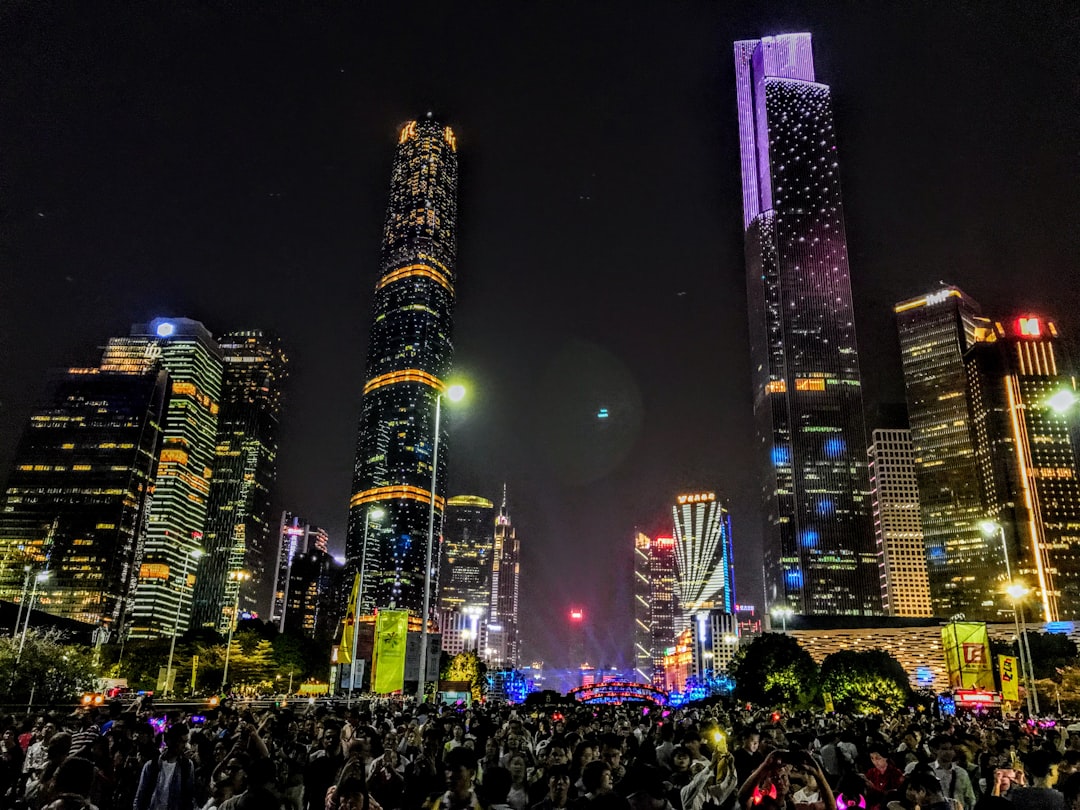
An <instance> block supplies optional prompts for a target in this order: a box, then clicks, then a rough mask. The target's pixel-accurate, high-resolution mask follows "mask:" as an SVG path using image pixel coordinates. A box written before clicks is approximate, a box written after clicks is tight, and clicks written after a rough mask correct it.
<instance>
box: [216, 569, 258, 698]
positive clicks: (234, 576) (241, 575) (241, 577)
mask: <svg viewBox="0 0 1080 810" xmlns="http://www.w3.org/2000/svg"><path fill="white" fill-rule="evenodd" d="M229 579H231V580H232V581H233V582H235V583H236V601H235V602H234V603H233V614H232V621H231V622H229V640H228V641H227V642H226V643H225V669H224V670H223V671H222V673H221V691H222V692H224V691H225V684H227V683H228V682H229V655H230V654H231V653H232V637H233V632H234V631H235V630H236V625H237V623H238V621H239V619H240V585H241V584H242V583H243V582H244V581H246V580H249V579H251V574H249V573H248V572H247V571H230V572H229Z"/></svg>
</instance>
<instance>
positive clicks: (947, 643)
mask: <svg viewBox="0 0 1080 810" xmlns="http://www.w3.org/2000/svg"><path fill="white" fill-rule="evenodd" d="M941 646H942V649H943V650H944V652H945V667H946V669H948V671H949V685H950V686H952V687H953V688H957V689H986V690H987V691H990V692H992V691H994V672H993V669H992V668H991V666H990V660H991V659H990V639H989V638H988V637H987V635H986V625H985V624H983V623H982V622H949V623H948V624H947V625H945V626H944V627H942V628H941Z"/></svg>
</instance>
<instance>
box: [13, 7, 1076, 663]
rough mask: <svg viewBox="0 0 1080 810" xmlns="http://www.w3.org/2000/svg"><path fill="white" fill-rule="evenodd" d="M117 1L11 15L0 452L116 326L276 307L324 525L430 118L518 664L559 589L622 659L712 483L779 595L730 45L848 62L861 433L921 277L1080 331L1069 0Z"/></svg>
mask: <svg viewBox="0 0 1080 810" xmlns="http://www.w3.org/2000/svg"><path fill="white" fill-rule="evenodd" d="M315 5H317V6H318V8H312V7H311V6H315ZM360 6H363V9H361V8H358V7H360ZM108 7H109V11H108V13H107V14H106V15H104V16H100V17H97V18H91V17H88V16H85V15H86V14H87V11H88V9H93V10H95V11H101V10H102V9H104V8H105V5H99V4H59V3H57V4H52V3H39V2H18V1H17V0H11V1H10V2H7V3H4V4H3V6H2V7H0V31H2V32H3V34H2V38H3V39H2V42H0V104H2V106H0V268H2V270H0V301H2V303H3V311H2V315H3V317H2V318H0V470H2V473H0V474H2V475H4V476H5V477H6V473H7V470H8V468H9V466H10V463H11V456H12V453H13V451H14V446H15V443H16V442H17V440H18V436H19V434H20V432H21V430H22V427H23V425H24V423H25V421H26V419H27V416H28V414H29V410H30V407H31V405H32V404H33V402H34V401H35V400H36V398H37V397H38V396H39V394H40V392H41V390H42V386H43V382H44V374H45V371H46V369H48V368H50V367H56V366H69V365H77V364H80V363H89V362H94V361H95V360H96V359H97V355H98V349H97V347H98V346H100V345H102V344H103V343H104V342H105V341H106V340H107V339H108V338H109V337H110V336H114V335H123V334H126V333H127V331H128V329H129V327H130V325H131V324H132V323H133V322H136V321H142V320H146V319H148V318H151V317H155V316H157V315H172V316H187V317H192V318H196V319H199V320H202V321H203V322H204V323H205V324H206V325H207V326H208V327H209V328H210V329H211V331H213V332H215V333H222V332H225V331H227V330H230V329H238V328H266V329H271V330H274V331H277V332H278V333H279V334H280V335H281V336H282V337H283V339H284V341H285V344H286V347H287V349H288V351H289V354H290V356H291V360H292V378H291V381H290V386H289V389H288V399H287V406H286V407H287V410H286V412H285V414H284V420H283V428H282V442H281V453H280V457H279V471H280V472H279V480H278V493H277V499H276V503H277V506H278V508H289V509H291V510H293V511H296V512H299V513H301V514H303V515H305V516H307V518H308V519H309V520H310V521H312V522H313V523H316V524H319V525H322V526H325V527H326V528H327V529H328V530H329V531H330V533H331V537H332V538H333V541H334V544H335V545H336V546H337V547H339V548H340V547H341V545H342V544H343V542H344V529H345V523H346V517H347V512H348V496H349V494H350V482H351V469H352V461H353V450H354V442H355V431H356V418H357V414H358V410H359V401H360V390H361V387H362V385H363V368H364V358H365V353H366V343H367V330H368V319H369V316H370V306H371V298H372V289H373V285H374V283H375V281H376V277H377V270H378V268H377V262H378V256H379V241H380V236H381V229H382V223H383V215H384V211H385V206H386V202H387V191H388V184H389V177H390V164H391V160H392V158H393V149H394V144H395V137H396V133H397V130H398V127H399V126H400V124H401V123H402V122H404V121H406V120H408V119H409V118H413V117H417V116H419V115H422V114H423V113H425V112H426V111H427V110H433V111H434V112H435V113H436V115H438V116H440V117H441V118H442V119H443V120H445V121H446V122H447V123H449V124H450V125H452V126H453V127H454V129H455V131H456V133H457V138H458V145H459V154H460V160H461V181H460V182H461V189H460V191H461V196H460V220H459V231H458V233H459V261H458V288H457V289H458V307H457V312H456V326H455V330H456V334H455V344H456V366H457V369H458V371H459V372H460V375H461V376H463V377H466V378H467V379H468V380H469V382H470V397H469V400H468V401H467V404H466V405H465V407H464V408H462V409H461V411H460V412H458V413H456V414H455V415H454V416H453V421H452V428H451V430H452V437H451V442H452V444H451V448H450V490H451V493H450V494H462V493H467V494H480V495H485V496H487V497H490V498H492V499H493V500H496V501H497V500H498V498H499V493H500V491H501V486H502V484H503V482H504V481H505V482H506V483H507V485H508V487H509V492H510V501H511V512H512V516H513V519H514V523H515V524H516V526H517V528H518V536H519V538H520V539H521V544H522V556H523V562H522V580H521V591H522V600H523V613H524V620H523V628H522V632H523V638H524V645H525V654H526V658H527V659H528V660H531V659H532V658H534V657H544V658H547V659H548V660H549V661H551V662H552V663H555V664H564V663H566V662H565V660H564V659H565V656H566V653H565V647H566V644H565V642H564V640H563V638H562V637H561V632H562V631H563V630H564V628H565V627H566V615H567V611H568V608H569V607H570V605H571V604H576V605H581V606H583V607H584V608H585V610H586V616H587V618H588V624H589V627H588V631H589V634H590V635H591V637H592V642H591V644H590V657H591V658H592V659H593V661H594V663H603V664H616V663H628V662H629V660H630V657H629V656H630V644H631V635H630V633H631V617H630V609H631V608H630V593H629V590H630V565H631V551H630V549H631V544H632V538H633V532H634V529H635V527H639V528H640V529H642V530H645V531H647V532H652V531H664V530H667V531H670V501H671V499H672V497H673V496H674V494H676V492H678V491H684V490H717V491H720V492H723V493H725V494H726V496H727V497H728V498H729V499H730V501H731V505H732V512H733V521H734V532H735V555H736V566H737V569H738V576H739V580H738V584H739V588H740V594H739V601H741V602H747V601H749V602H758V603H760V601H761V588H760V565H761V562H760V560H761V554H760V536H761V530H760V518H759V515H758V509H757V499H756V494H755V486H754V483H753V480H752V478H751V476H750V469H751V448H752V438H751V434H752V425H751V399H750V391H749V379H750V370H749V360H748V352H749V349H748V344H747V322H746V319H747V316H746V292H745V281H744V268H743V257H742V232H741V226H742V214H741V193H740V181H739V158H738V143H737V121H736V108H735V93H734V71H733V59H732V42H733V40H735V39H741V38H752V37H757V36H762V35H768V34H776V33H785V32H795V31H810V32H811V33H812V34H813V35H814V45H815V48H814V50H815V61H816V67H817V75H818V80H819V81H822V82H825V83H827V84H830V85H831V86H832V88H833V95H834V103H835V106H836V114H837V128H838V135H839V148H840V167H841V172H842V180H843V187H844V194H845V207H846V217H847V230H848V237H849V245H850V254H851V272H852V282H853V287H854V295H855V306H856V317H857V325H858V331H859V338H860V352H861V359H862V367H863V375H864V381H865V389H866V392H867V410H868V425H869V427H871V428H872V427H873V426H874V413H875V409H876V408H877V406H878V405H879V404H881V403H888V402H895V401H899V400H902V398H903V386H902V380H901V377H900V372H899V357H898V347H897V341H896V336H895V328H894V324H893V321H892V312H891V305H892V303H894V302H895V301H897V300H899V299H901V298H905V297H909V296H912V295H916V294H918V293H920V292H922V291H924V290H925V289H927V288H928V286H929V285H932V284H934V283H935V282H936V281H937V280H939V279H944V280H946V281H949V282H952V283H956V284H959V285H960V286H961V287H963V288H964V289H965V290H966V291H967V292H968V293H970V294H971V295H972V296H974V297H975V298H976V299H977V300H979V301H981V302H982V303H983V304H984V306H985V307H987V308H988V309H990V310H991V311H1000V312H1002V314H1010V313H1012V312H1014V311H1016V310H1017V309H1020V308H1030V309H1032V310H1034V311H1037V312H1039V313H1043V314H1048V315H1051V316H1056V317H1057V319H1058V323H1059V327H1060V329H1061V330H1062V331H1063V332H1065V333H1066V335H1067V337H1069V338H1070V339H1071V341H1070V342H1072V343H1073V344H1074V345H1075V343H1076V341H1075V337H1076V335H1077V334H1080V316H1078V315H1077V313H1078V312H1080V282H1078V281H1077V280H1076V269H1077V266H1078V260H1077V258H1076V257H1077V255H1078V254H1080V227H1078V225H1077V214H1078V212H1080V191H1078V189H1080V70H1078V68H1077V61H1076V48H1077V45H1078V43H1080V22H1078V16H1077V14H1076V12H1075V7H1074V6H1072V5H1071V4H1069V3H1065V2H1062V3H1034V4H1021V3H1016V4H1000V5H998V4H989V3H983V2H965V3H959V2H957V3H929V2H924V3H915V2H910V3H893V4H885V3H816V4H813V5H807V6H803V7H799V6H788V5H784V4H775V3H768V4H754V3H727V2H660V1H659V0H658V1H657V2H654V3H652V4H649V5H645V4H640V3H625V2H624V3H592V2H572V3H561V2H544V3H528V4H527V3H492V4H479V3H469V2H440V3H432V4H426V3H419V2H410V3H349V4H340V5H337V4H335V5H334V6H324V5H322V4H307V3H305V4H300V3H296V4H284V3H256V2H249V3H227V4H210V3H207V4H193V3H184V2H180V3H169V4H140V5H139V6H138V7H137V8H129V7H127V6H126V5H124V4H108ZM222 7H223V8H222ZM604 407H606V408H607V409H608V410H609V413H610V414H611V415H610V418H609V419H608V420H606V421H601V420H597V419H596V413H597V411H598V410H599V409H600V408H604Z"/></svg>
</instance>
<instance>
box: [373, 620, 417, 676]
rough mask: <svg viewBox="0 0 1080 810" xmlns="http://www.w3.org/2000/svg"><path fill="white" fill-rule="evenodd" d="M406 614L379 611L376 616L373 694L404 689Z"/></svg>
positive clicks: (407, 625)
mask: <svg viewBox="0 0 1080 810" xmlns="http://www.w3.org/2000/svg"><path fill="white" fill-rule="evenodd" d="M408 634H409V611H407V610H379V611H378V612H377V613H376V615H375V652H374V654H373V656H372V666H373V667H374V672H373V674H372V681H371V683H372V688H371V691H372V692H377V693H379V694H382V695H385V694H387V693H389V692H400V691H401V690H402V689H404V687H405V640H406V638H407V637H408Z"/></svg>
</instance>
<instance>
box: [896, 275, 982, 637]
mask: <svg viewBox="0 0 1080 810" xmlns="http://www.w3.org/2000/svg"><path fill="white" fill-rule="evenodd" d="M893 309H894V312H895V314H896V325H897V330H898V332H899V335H900V358H901V362H902V364H903V371H904V386H905V388H906V391H907V406H908V423H909V425H910V427H911V444H912V447H913V449H914V451H915V474H916V476H917V478H918V484H919V512H920V517H921V522H922V531H923V542H924V544H925V549H926V551H925V553H926V561H927V574H928V577H929V581H930V601H931V610H932V614H933V615H935V616H940V617H944V618H947V617H949V616H954V615H956V614H957V613H963V614H964V615H965V616H966V617H967V618H968V619H971V620H987V619H994V618H997V616H996V606H995V605H994V602H993V600H992V599H987V594H986V583H987V582H990V581H992V580H993V579H994V578H995V577H996V576H997V574H998V571H999V569H1000V567H1001V550H1000V543H998V542H997V540H996V539H994V538H993V537H988V536H986V535H985V534H984V533H983V532H982V531H980V529H979V523H980V521H982V520H984V519H985V518H986V510H985V509H984V506H983V499H982V492H981V490H980V487H979V475H978V465H977V462H976V458H975V435H974V433H973V431H972V427H971V416H970V403H969V392H968V380H967V372H966V370H965V366H964V354H965V353H966V352H967V350H968V349H969V348H971V346H972V344H973V343H974V341H975V333H976V330H978V329H980V328H983V327H985V326H986V325H988V323H989V322H988V321H986V320H985V319H984V318H982V317H981V315H980V308H979V305H978V304H977V303H976V302H975V301H974V300H972V299H971V298H970V297H969V296H967V295H965V294H964V292H963V291H962V290H960V289H958V288H957V287H953V286H951V285H946V284H942V285H941V286H939V287H938V288H935V289H933V290H930V291H929V292H927V293H925V294H923V295H920V296H918V297H916V298H910V299H908V300H906V301H901V302H900V303H898V304H897V305H896V306H895V307H894V308H893Z"/></svg>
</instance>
